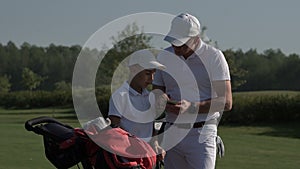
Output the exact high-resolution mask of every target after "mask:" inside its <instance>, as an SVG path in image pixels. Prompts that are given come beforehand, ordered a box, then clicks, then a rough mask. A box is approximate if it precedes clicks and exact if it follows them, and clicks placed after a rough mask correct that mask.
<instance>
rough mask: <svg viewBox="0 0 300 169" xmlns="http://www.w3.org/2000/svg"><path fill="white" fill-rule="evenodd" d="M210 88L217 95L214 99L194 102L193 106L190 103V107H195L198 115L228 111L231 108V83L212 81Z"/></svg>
mask: <svg viewBox="0 0 300 169" xmlns="http://www.w3.org/2000/svg"><path fill="white" fill-rule="evenodd" d="M212 86H213V90H214V91H215V92H216V94H217V97H216V98H213V99H210V100H205V101H201V102H196V103H194V105H193V103H192V104H191V105H190V106H195V107H194V108H195V109H196V110H197V109H198V113H208V112H218V111H230V110H231V108H232V92H231V82H230V81H229V80H225V81H214V82H212Z"/></svg>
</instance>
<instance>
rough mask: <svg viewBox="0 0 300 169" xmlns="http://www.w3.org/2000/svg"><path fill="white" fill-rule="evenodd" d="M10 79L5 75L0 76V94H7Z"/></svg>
mask: <svg viewBox="0 0 300 169" xmlns="http://www.w3.org/2000/svg"><path fill="white" fill-rule="evenodd" d="M9 79H10V77H8V76H7V75H4V76H0V93H1V92H9V91H10V87H11V84H10V82H9Z"/></svg>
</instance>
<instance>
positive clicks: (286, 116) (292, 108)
mask: <svg viewBox="0 0 300 169" xmlns="http://www.w3.org/2000/svg"><path fill="white" fill-rule="evenodd" d="M299 111H300V94H299V93H292V92H273V93H272V92H267V93H264V92H244V93H235V94H233V108H232V110H231V111H230V112H224V114H223V117H222V120H221V123H223V124H253V123H256V124H257V123H282V122H290V121H296V120H298V121H299V120H300V112H299Z"/></svg>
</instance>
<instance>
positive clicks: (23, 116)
mask: <svg viewBox="0 0 300 169" xmlns="http://www.w3.org/2000/svg"><path fill="white" fill-rule="evenodd" d="M72 112H73V110H72V109H54V108H50V109H34V110H3V109H0V130H1V138H0V145H1V150H0V169H41V168H42V169H53V168H54V167H53V166H52V164H51V163H50V162H49V161H48V160H47V159H46V157H45V155H44V148H43V140H42V137H41V136H38V135H36V134H34V133H32V132H28V131H26V130H25V128H24V123H25V121H26V120H28V119H31V118H34V117H38V116H41V115H42V116H51V117H55V118H57V119H58V120H59V121H61V122H63V123H67V124H69V125H71V126H73V127H78V126H79V124H78V121H77V120H76V118H75V116H74V114H73V113H72ZM299 132H300V124H282V125H272V124H270V125H266V126H220V127H219V135H220V136H221V137H222V139H223V141H224V143H225V146H226V147H225V148H226V153H225V157H224V158H221V159H220V158H217V167H216V168H217V169H297V168H299V166H300V160H299V159H300V152H299V150H300V133H299ZM73 168H74V169H75V168H77V167H73Z"/></svg>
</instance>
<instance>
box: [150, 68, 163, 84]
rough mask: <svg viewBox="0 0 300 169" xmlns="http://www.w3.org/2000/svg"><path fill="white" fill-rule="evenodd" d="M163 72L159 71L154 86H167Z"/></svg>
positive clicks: (155, 76)
mask: <svg viewBox="0 0 300 169" xmlns="http://www.w3.org/2000/svg"><path fill="white" fill-rule="evenodd" d="M162 73H163V72H162V70H159V69H157V70H156V72H155V74H154V80H153V82H152V84H154V85H157V86H165V83H164V81H163V77H162Z"/></svg>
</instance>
